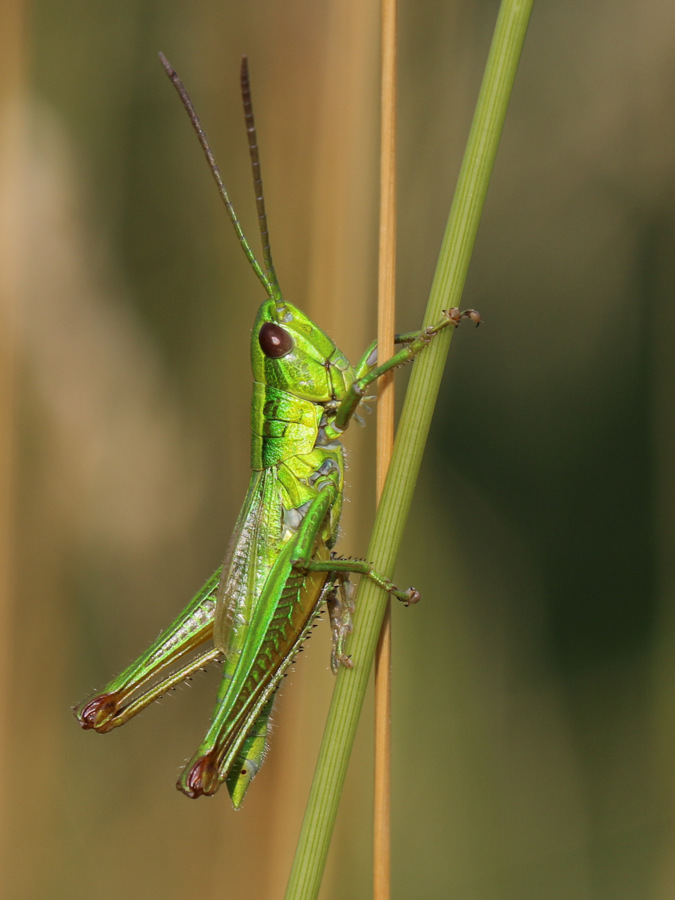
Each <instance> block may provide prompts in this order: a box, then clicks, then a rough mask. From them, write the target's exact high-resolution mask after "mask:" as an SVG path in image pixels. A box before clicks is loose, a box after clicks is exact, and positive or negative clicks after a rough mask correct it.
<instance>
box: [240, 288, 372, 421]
mask: <svg viewBox="0 0 675 900" xmlns="http://www.w3.org/2000/svg"><path fill="white" fill-rule="evenodd" d="M251 366H252V368H253V378H254V379H255V381H258V382H260V383H261V384H269V385H271V386H272V387H275V388H278V389H279V390H282V391H287V392H288V393H289V394H293V395H295V396H296V397H301V398H302V399H303V400H311V401H313V402H316V403H325V402H328V401H329V400H341V399H342V397H343V396H344V392H345V388H346V386H347V385H349V384H351V382H352V381H353V378H354V374H353V372H352V367H351V365H350V364H349V361H348V360H347V358H346V357H345V355H344V354H343V353H342V352H341V351H340V350H338V348H337V347H336V346H335V344H334V343H333V341H332V340H331V339H330V338H329V337H328V335H327V334H325V332H323V331H322V330H321V329H320V328H319V327H318V326H316V325H315V324H314V322H312V320H311V319H310V318H308V317H307V316H306V315H305V314H304V313H303V312H301V311H300V310H299V309H297V307H295V306H293V305H292V304H291V303H288V302H287V301H284V302H283V305H281V304H279V303H277V302H275V301H274V300H266V301H265V302H264V303H263V304H262V306H261V307H260V310H259V311H258V317H257V318H256V321H255V325H254V326H253V334H252V335H251Z"/></svg>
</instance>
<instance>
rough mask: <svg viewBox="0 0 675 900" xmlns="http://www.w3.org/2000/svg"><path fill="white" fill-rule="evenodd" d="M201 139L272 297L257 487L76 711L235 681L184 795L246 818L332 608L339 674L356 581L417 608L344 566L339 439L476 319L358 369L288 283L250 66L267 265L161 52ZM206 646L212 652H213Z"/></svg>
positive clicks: (122, 717)
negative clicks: (197, 680)
mask: <svg viewBox="0 0 675 900" xmlns="http://www.w3.org/2000/svg"><path fill="white" fill-rule="evenodd" d="M160 59H161V62H162V65H163V66H164V68H165V70H166V72H167V74H168V76H169V78H170V79H171V80H172V82H173V84H174V86H175V87H176V90H177V91H178V94H179V96H180V98H181V100H182V103H183V105H184V107H185V109H186V111H187V113H188V116H189V118H190V121H191V123H192V125H193V127H194V129H195V131H196V133H197V136H198V138H199V141H200V143H201V146H202V149H203V151H204V154H205V156H206V158H207V161H208V164H209V167H210V169H211V172H212V174H213V176H214V178H215V180H216V183H217V185H218V189H219V191H220V194H221V197H222V199H223V201H224V203H225V206H226V208H227V211H228V214H229V217H230V219H231V221H232V224H233V225H234V229H235V231H236V233H237V236H238V238H239V242H240V244H241V246H242V248H243V250H244V252H245V254H246V256H247V257H248V260H249V262H250V264H251V266H252V268H253V271H254V272H255V273H256V275H257V276H258V278H259V279H260V281H261V283H262V285H263V287H264V288H265V292H266V293H267V299H266V300H265V301H264V302H263V303H262V305H261V307H260V309H259V311H258V315H257V318H256V320H255V325H254V326H253V333H252V335H251V364H252V368H253V401H252V406H251V468H252V473H251V480H250V483H249V487H248V492H247V494H246V499H245V500H244V505H243V506H242V509H241V512H240V513H239V518H238V519H237V523H236V525H235V528H234V533H233V535H232V538H231V540H230V545H229V548H228V550H227V554H226V557H225V561H224V563H223V565H222V566H221V567H220V568H219V569H217V570H216V571H215V572H214V574H213V575H212V576H211V578H209V580H208V581H207V582H206V584H205V585H204V586H203V587H202V589H201V590H200V591H199V592H198V593H197V594H196V596H195V597H194V598H193V599H192V601H191V602H190V603H189V604H188V605H187V606H186V608H185V609H184V610H183V612H182V613H180V615H179V616H178V617H177V618H176V619H175V620H174V621H173V622H172V623H171V625H170V626H169V627H168V628H167V629H166V630H165V631H164V632H162V634H160V636H159V637H158V638H157V640H156V641H155V642H154V643H153V644H152V645H151V646H150V647H149V648H148V650H146V652H145V653H143V654H142V655H141V656H140V657H139V658H138V659H137V660H136V662H134V663H132V664H131V665H130V666H129V667H128V668H126V669H125V670H124V671H123V672H122V673H121V674H120V675H119V676H118V677H117V678H115V679H113V680H112V681H111V682H110V683H109V684H108V685H106V687H105V688H104V690H103V691H102V692H101V693H99V694H97V695H96V696H95V697H94V698H93V699H91V700H88V701H85V702H84V703H82V704H81V705H80V706H79V707H77V708H76V709H75V710H74V711H75V715H76V717H77V719H78V722H79V723H80V725H81V726H82V727H83V728H87V729H88V728H93V729H94V730H96V731H98V732H101V733H105V732H108V731H110V730H111V729H113V728H116V727H117V726H118V725H122V724H124V722H126V721H127V720H128V719H130V718H131V717H132V716H135V715H136V713H138V712H140V711H141V710H142V709H144V708H145V707H146V706H148V705H149V704H150V703H152V702H153V701H154V700H156V699H157V698H158V697H160V696H161V695H163V694H165V693H166V692H167V691H169V690H171V689H172V688H174V687H175V686H176V685H178V684H180V683H182V682H183V681H185V680H186V679H188V678H189V677H190V676H191V675H193V674H194V673H196V672H197V671H199V670H200V669H203V668H204V667H205V666H207V665H208V664H209V663H211V662H214V661H220V662H221V663H222V667H223V677H222V682H221V685H220V689H219V691H218V699H217V702H216V707H215V710H214V713H213V718H212V721H211V726H210V728H209V730H208V732H207V734H206V736H205V738H204V740H203V741H202V743H201V744H200V746H199V749H198V750H197V752H196V754H195V755H194V756H193V758H192V759H191V760H190V761H189V762H188V764H187V766H186V767H185V769H184V771H183V773H182V775H181V777H180V779H179V781H178V785H177V786H178V788H179V789H180V790H181V791H183V793H185V794H187V796H188V797H198V796H200V795H202V794H209V795H210V794H214V793H215V792H216V791H217V790H218V788H219V787H220V785H221V783H222V782H223V781H224V782H226V784H227V788H228V790H229V793H230V796H231V798H232V803H233V805H234V807H235V809H238V808H239V807H240V806H241V803H242V800H243V798H244V795H245V793H246V791H247V789H248V786H249V784H250V782H251V780H252V779H253V778H254V776H255V775H256V773H257V772H258V769H259V768H260V765H261V763H262V761H263V757H264V754H265V748H266V744H267V737H268V732H269V723H270V716H271V714H272V706H273V703H274V698H275V694H276V691H277V688H278V687H279V684H280V682H281V680H282V678H283V676H284V674H285V673H286V672H287V670H288V668H289V666H290V665H291V663H292V662H293V659H294V657H295V656H296V654H297V652H298V650H299V649H300V647H301V645H302V643H303V641H304V640H305V639H306V638H307V636H308V633H309V631H310V630H311V628H312V626H313V625H314V624H315V620H316V618H317V616H318V615H319V613H320V611H321V610H322V608H323V605H324V603H325V604H326V605H327V607H328V612H329V618H330V622H331V627H332V653H331V668H332V670H333V672H336V673H337V671H338V669H339V667H340V666H341V665H342V666H346V667H348V668H349V667H351V665H352V663H351V659H350V658H349V656H348V655H347V654H346V652H345V641H346V639H347V636H348V635H349V633H350V631H351V629H352V612H353V608H354V605H353V587H352V585H351V583H350V582H349V575H350V574H352V573H354V574H358V575H365V576H366V577H367V578H370V579H371V580H373V581H374V582H375V583H376V584H378V585H379V586H380V587H381V588H382V589H383V590H385V591H388V592H389V593H390V594H392V595H393V596H395V597H397V598H398V599H399V600H402V601H403V602H404V603H405V604H406V605H407V604H409V603H415V602H417V600H418V599H419V594H418V592H417V591H416V590H415V589H414V588H410V589H409V590H407V591H400V590H398V589H397V588H396V587H395V586H394V585H393V584H392V582H391V581H390V580H389V579H388V578H385V577H383V576H381V575H378V574H377V573H376V572H374V571H373V570H372V568H371V567H370V565H368V563H366V562H364V561H361V560H351V559H349V560H346V559H341V558H336V557H335V555H334V554H333V552H332V548H333V546H334V545H335V542H336V539H337V534H338V523H339V520H340V511H341V508H342V496H343V489H344V456H343V448H342V443H341V437H342V434H343V432H344V431H345V429H346V428H347V426H348V425H349V422H350V420H351V418H352V416H353V415H354V414H355V413H356V410H357V408H358V406H359V404H360V403H361V401H362V400H363V399H364V397H365V392H366V389H367V388H368V386H369V385H371V384H372V383H373V382H374V381H375V380H376V379H377V378H379V377H380V375H382V374H383V373H384V372H388V371H390V370H391V369H393V368H394V367H396V366H399V365H401V364H402V363H404V362H406V361H407V360H410V359H412V358H413V357H414V356H415V355H416V354H417V353H419V352H420V351H421V350H422V349H423V348H424V347H425V346H426V345H427V344H428V343H429V341H430V340H432V338H433V337H434V335H436V334H437V333H438V332H439V331H441V329H443V328H446V327H447V326H449V325H452V326H456V325H458V324H459V322H460V321H461V319H463V318H470V319H471V320H472V321H474V322H475V323H476V324H479V322H480V316H479V314H478V313H477V312H476V311H475V310H467V311H465V312H462V313H460V311H459V310H458V309H452V310H449V311H448V312H447V313H446V314H444V317H443V319H442V321H440V322H439V323H438V324H436V325H435V326H432V327H428V328H426V329H424V330H422V331H416V332H410V333H409V334H403V335H399V336H397V338H396V341H397V343H399V344H401V345H402V349H401V350H399V351H398V352H397V353H396V354H395V355H394V356H393V357H392V358H391V359H389V360H387V362H385V363H384V364H382V365H377V345H376V343H373V344H372V345H371V346H370V347H369V348H368V349H367V350H366V352H365V354H364V355H363V357H362V359H361V360H360V362H359V363H358V365H357V366H356V367H355V368H353V367H352V366H351V365H350V363H349V361H348V360H347V359H346V357H345V356H344V354H343V353H341V352H340V350H339V349H338V348H337V347H336V346H335V344H334V343H333V342H332V341H331V339H330V338H329V337H328V336H327V335H326V334H325V333H324V332H323V331H321V329H320V328H318V327H317V326H316V325H315V324H314V323H313V322H312V321H311V320H310V319H309V318H308V317H307V316H306V315H304V313H302V312H301V311H300V310H299V309H298V308H297V307H295V306H293V305H292V304H290V303H289V302H288V301H286V300H284V299H283V297H282V294H281V290H280V288H279V284H278V282H277V278H276V274H275V271H274V266H273V264H272V256H271V251H270V244H269V237H268V232H267V219H266V214H265V205H264V200H263V190H262V178H261V172H260V160H259V157H258V147H257V138H256V130H255V123H254V119H253V107H252V101H251V91H250V84H249V76H248V65H247V61H246V57H244V59H243V60H242V67H241V91H242V97H243V103H244V113H245V118H246V127H247V131H248V143H249V154H250V157H251V165H252V169H253V180H254V186H255V193H256V204H257V211H258V219H259V227H260V235H261V241H262V249H263V258H264V265H265V268H264V270H263V268H262V267H261V265H260V264H259V263H258V261H257V259H256V257H255V255H254V253H253V251H252V250H251V248H250V246H249V244H248V242H247V240H246V238H245V236H244V234H243V231H242V228H241V225H240V224H239V221H238V219H237V216H236V214H235V212H234V209H233V207H232V204H231V203H230V200H229V197H228V194H227V191H226V189H225V185H224V184H223V181H222V178H221V175H220V171H219V169H218V166H217V164H216V162H215V159H214V157H213V154H212V152H211V149H210V147H209V143H208V141H207V138H206V135H205V134H204V131H203V129H202V126H201V123H200V121H199V118H198V116H197V114H196V112H195V110H194V107H193V106H192V102H191V100H190V98H189V96H188V94H187V92H186V90H185V88H184V86H183V84H182V82H181V81H180V79H179V77H178V75H177V74H176V72H175V71H174V69H173V68H172V66H171V65H170V64H169V62H168V61H167V60H166V58H165V57H164V56H163V55H162V54H160ZM202 645H207V647H206V649H203V648H202Z"/></svg>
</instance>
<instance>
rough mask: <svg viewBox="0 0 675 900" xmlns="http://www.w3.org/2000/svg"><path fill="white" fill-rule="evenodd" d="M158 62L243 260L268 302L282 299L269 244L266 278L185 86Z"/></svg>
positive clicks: (165, 63) (168, 66) (165, 64)
mask: <svg viewBox="0 0 675 900" xmlns="http://www.w3.org/2000/svg"><path fill="white" fill-rule="evenodd" d="M159 60H160V62H161V63H162V66H163V67H164V71H165V72H166V74H167V75H168V76H169V78H170V79H171V81H172V83H173V86H174V87H175V88H176V91H177V93H178V96H179V97H180V99H181V103H182V104H183V106H184V108H185V112H186V113H187V114H188V118H189V119H190V122H191V123H192V127H193V128H194V130H195V133H196V135H197V137H198V139H199V143H200V144H201V147H202V150H203V151H204V156H205V157H206V162H207V163H208V165H209V169H210V170H211V174H212V175H213V178H214V180H215V182H216V185H217V186H218V191H219V193H220V196H221V198H222V200H223V203H224V204H225V209H226V210H227V214H228V216H229V217H230V221H231V222H232V225H233V226H234V230H235V232H236V234H237V237H238V238H239V243H240V244H241V246H242V249H243V251H244V253H245V254H246V258H247V259H248V261H249V263H250V264H251V266H252V268H253V271H254V272H255V274H256V275H257V276H258V278H259V279H260V281H261V282H262V285H263V287H264V288H265V291H266V292H267V295H268V297H269V298H270V299H271V300H277V299H281V291H280V290H279V285H278V283H277V280H276V276H275V275H274V269H273V268H272V269H270V267H271V259H268V256H269V242H268V246H267V251H266V253H265V266H266V268H267V269H268V272H270V271H271V276H272V277H269V276H268V275H266V274H265V272H263V270H262V268H261V266H260V263H259V262H258V260H257V259H256V258H255V254H254V253H253V250H251V247H250V244H249V242H248V241H247V240H246V235H245V234H244V231H243V229H242V227H241V224H240V222H239V219H238V218H237V214H236V212H235V211H234V207H233V206H232V203H231V201H230V197H229V195H228V193H227V188H226V187H225V184H224V182H223V178H222V175H221V174H220V169H219V168H218V163H217V162H216V158H215V156H214V155H213V151H212V150H211V147H210V145H209V141H208V138H207V137H206V133H205V131H204V129H203V128H202V123H201V122H200V120H199V116H198V115H197V113H196V111H195V108H194V106H193V105H192V100H190V95H189V94H188V92H187V91H186V90H185V85H184V84H183V82H182V81H181V80H180V78H179V76H178V73H177V72H176V70H175V69H174V67H173V66H172V65H171V63H170V62H169V60H168V59H167V58H166V56H164V54H163V53H160V54H159ZM249 98H250V95H249ZM254 136H255V131H254ZM259 169H260V164H258V170H259ZM258 180H259V179H258ZM261 189H262V185H261ZM261 192H262V191H261ZM256 194H257V191H256ZM258 215H259V216H260V206H259V207H258ZM264 215H265V211H264V207H263V219H264Z"/></svg>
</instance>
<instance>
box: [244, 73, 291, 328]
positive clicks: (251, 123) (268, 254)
mask: <svg viewBox="0 0 675 900" xmlns="http://www.w3.org/2000/svg"><path fill="white" fill-rule="evenodd" d="M241 99H242V100H243V101H244V116H245V118H246V134H247V136H248V153H249V156H250V157H251V168H252V170H253V188H254V190H255V205H256V208H257V210H258V227H259V229H260V241H261V243H262V251H263V259H264V260H265V270H266V272H267V279H268V281H269V283H270V285H271V287H272V291H273V293H274V298H273V299H274V300H276V304H277V312H282V308H283V305H284V302H283V299H282V296H281V288H280V287H279V281H278V280H277V273H276V272H275V271H274V263H273V262H272V250H271V248H270V235H269V231H268V230H267V213H266V212H265V197H264V194H263V184H262V173H261V170H260V155H259V153H258V135H257V133H256V128H255V119H254V118H253V101H252V99H251V82H250V80H249V77H248V57H247V56H242V58H241Z"/></svg>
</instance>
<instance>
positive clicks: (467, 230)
mask: <svg viewBox="0 0 675 900" xmlns="http://www.w3.org/2000/svg"><path fill="white" fill-rule="evenodd" d="M532 2H533V0H502V4H501V6H500V10H499V15H498V18H497V24H496V27H495V33H494V36H493V39H492V45H491V47H490V53H489V56H488V61H487V65H486V68H485V74H484V76H483V83H482V85H481V90H480V94H479V97H478V103H477V105H476V111H475V114H474V118H473V123H472V126H471V132H470V134H469V140H468V143H467V147H466V151H465V154H464V160H463V162H462V168H461V171H460V174H459V180H458V183H457V189H456V192H455V197H454V200H453V203H452V208H451V210H450V216H449V219H448V224H447V226H446V229H445V234H444V237H443V243H442V246H441V252H440V255H439V260H438V264H437V267H436V273H435V275H434V280H433V284H432V287H431V294H430V296H429V302H428V304H427V309H426V313H425V316H424V322H425V323H427V324H429V323H432V322H435V321H438V319H439V318H440V316H441V312H442V310H443V309H447V308H450V307H453V306H459V302H460V298H461V295H462V290H463V287H464V282H465V280H466V275H467V271H468V268H469V261H470V257H471V252H472V249H473V245H474V242H475V239H476V233H477V231H478V224H479V221H480V216H481V212H482V209H483V204H484V201H485V195H486V193H487V189H488V185H489V182H490V175H491V173H492V168H493V165H494V159H495V155H496V153H497V147H498V146H499V140H500V137H501V133H502V127H503V124H504V118H505V116H506V110H507V107H508V102H509V98H510V96H511V89H512V87H513V82H514V79H515V76H516V71H517V68H518V61H519V59H520V53H521V50H522V46H523V41H524V40H525V33H526V31H527V25H528V22H529V18H530V12H531V9H532ZM451 337H452V334H451V329H446V330H445V331H444V332H442V333H441V334H440V335H439V337H438V338H437V339H435V340H434V341H433V342H432V343H431V345H430V346H429V348H428V349H426V350H425V351H424V353H422V354H421V355H420V357H419V358H418V360H417V361H416V362H415V364H414V367H413V371H412V375H411V378H410V385H409V387H408V391H407V394H406V398H405V403H404V406H403V412H402V414H401V422H400V425H399V429H398V434H397V436H396V443H395V445H394V454H393V458H392V463H391V467H390V469H389V475H388V477H387V481H386V484H385V488H384V492H383V494H382V500H381V502H380V505H379V507H378V513H377V518H376V520H375V526H374V529H373V534H372V537H371V541H370V546H369V548H368V557H367V558H368V559H369V560H370V561H372V563H373V565H374V567H375V568H376V569H377V570H378V571H379V572H382V573H383V574H385V575H391V574H392V573H393V569H394V564H395V561H396V556H397V554H398V550H399V547H400V544H401V540H402V537H403V529H404V526H405V522H406V518H407V515H408V511H409V509H410V503H411V500H412V494H413V490H414V487H415V481H416V478H417V474H418V472H419V468H420V464H421V461H422V453H423V451H424V445H425V442H426V438H427V434H428V432H429V426H430V423H431V416H432V412H433V407H434V404H435V401H436V396H437V394H438V389H439V385H440V381H441V376H442V374H443V367H444V364H445V359H446V357H447V353H448V349H449V345H450V340H451ZM386 600H387V598H386V595H385V594H383V593H382V592H381V591H380V590H378V589H377V588H375V587H374V586H373V585H371V584H370V583H368V582H367V580H366V579H363V580H362V583H361V585H360V590H359V597H358V599H357V612H356V617H355V623H354V636H353V640H352V642H351V647H350V650H351V653H352V657H353V660H354V668H353V669H351V670H346V669H343V670H342V671H341V672H340V674H339V675H338V679H337V684H336V686H335V692H334V694H333V700H332V703H331V708H330V711H329V713H328V719H327V722H326V728H325V731H324V735H323V740H322V743H321V748H320V750H319V759H318V762H317V767H316V771H315V773H314V780H313V782H312V787H311V790H310V795H309V800H308V803H307V809H306V811H305V818H304V821H303V824H302V829H301V832H300V838H299V842H298V847H297V850H296V855H295V860H294V862H293V868H292V870H291V874H290V878H289V882H288V886H287V889H286V900H312V898H315V897H316V896H317V895H318V892H319V887H320V884H321V877H322V874H323V870H324V866H325V863H326V857H327V855H328V848H329V845H330V839H331V835H332V833H333V826H334V824H335V817H336V815H337V809H338V804H339V799H340V793H341V790H342V786H343V783H344V779H345V775H346V772H347V765H348V762H349V755H350V752H351V747H352V743H353V741H354V735H355V734H356V727H357V724H358V719H359V715H360V712H361V707H362V705H363V699H364V696H365V693H366V688H367V684H368V676H369V673H370V667H371V665H372V660H373V656H374V654H375V647H376V644H377V638H378V634H379V631H380V626H381V623H382V617H383V614H384V609H385V607H386Z"/></svg>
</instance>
